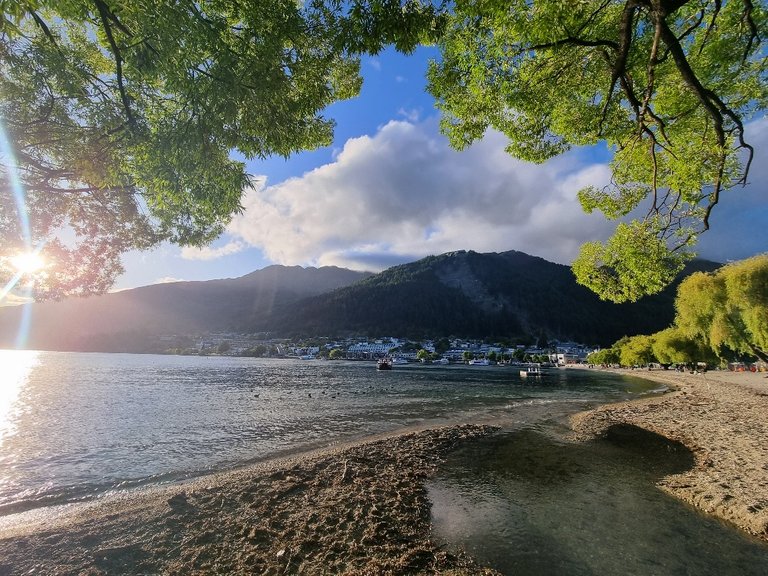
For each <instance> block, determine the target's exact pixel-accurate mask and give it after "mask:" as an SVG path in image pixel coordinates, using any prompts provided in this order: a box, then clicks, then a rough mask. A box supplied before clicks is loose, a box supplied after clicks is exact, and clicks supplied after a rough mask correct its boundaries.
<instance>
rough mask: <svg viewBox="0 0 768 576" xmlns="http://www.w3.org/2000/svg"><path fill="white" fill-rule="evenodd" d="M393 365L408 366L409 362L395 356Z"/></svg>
mask: <svg viewBox="0 0 768 576" xmlns="http://www.w3.org/2000/svg"><path fill="white" fill-rule="evenodd" d="M392 364H400V365H402V364H408V360H406V359H405V358H403V357H402V356H395V357H394V358H392Z"/></svg>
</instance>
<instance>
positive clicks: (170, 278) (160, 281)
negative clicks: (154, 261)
mask: <svg viewBox="0 0 768 576" xmlns="http://www.w3.org/2000/svg"><path fill="white" fill-rule="evenodd" d="M173 282H184V278H175V277H174V276H163V277H162V278H158V279H157V280H155V281H154V282H152V284H172V283H173Z"/></svg>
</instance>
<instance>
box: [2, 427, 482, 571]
mask: <svg viewBox="0 0 768 576" xmlns="http://www.w3.org/2000/svg"><path fill="white" fill-rule="evenodd" d="M494 430H495V428H493V427H489V426H470V425H465V426H453V427H447V428H440V429H433V430H424V431H421V432H414V433H405V434H401V435H397V436H392V437H389V438H384V439H379V440H374V441H364V442H360V443H358V444H356V445H352V446H347V447H341V448H337V449H329V450H326V451H323V452H320V453H315V454H310V455H303V456H297V457H293V458H289V459H283V460H279V461H274V462H271V463H267V464H264V465H261V466H255V467H252V468H250V469H246V470H242V471H238V472H233V473H229V474H220V475H216V476H211V477H205V478H202V479H200V480H198V481H195V482H188V483H185V484H182V485H178V486H173V487H166V488H163V489H155V490H150V491H146V492H143V493H142V492H139V493H134V494H124V495H118V496H115V497H106V498H103V499H102V500H100V501H98V502H95V503H91V504H87V505H75V506H68V507H65V508H64V509H60V510H58V511H56V512H53V511H51V512H49V513H47V514H45V513H44V514H37V515H36V514H27V516H28V517H29V518H30V521H27V522H25V521H21V522H16V523H15V524H12V525H10V526H7V525H6V526H3V524H2V523H0V576H5V575H10V574H14V575H15V574H46V575H48V574H56V575H59V574H61V575H64V574H84V575H89V576H96V575H102V574H121V575H122V574H125V575H131V574H169V575H170V574H178V575H190V574H264V575H277V574H341V573H344V574H359V575H368V574H370V575H379V574H393V575H394V574H436V573H440V574H455V575H476V574H485V575H491V574H496V572H494V571H492V570H489V569H484V568H482V567H479V566H477V565H476V564H475V563H474V562H473V561H472V560H471V559H470V558H468V557H466V556H465V555H463V554H461V553H458V554H454V553H449V552H447V551H446V550H444V549H443V548H442V547H441V546H440V545H439V544H437V543H435V542H433V541H432V540H431V538H430V505H429V500H428V498H427V492H426V488H425V485H424V480H425V479H427V478H428V477H430V476H431V475H433V474H434V473H435V471H436V470H437V466H438V464H439V463H440V462H441V461H442V459H443V457H444V455H445V454H446V453H447V452H449V451H450V450H451V449H452V448H454V447H455V446H457V445H458V444H459V443H461V442H464V441H466V440H467V439H469V438H475V437H478V436H481V435H485V434H489V433H492V432H493V431H494Z"/></svg>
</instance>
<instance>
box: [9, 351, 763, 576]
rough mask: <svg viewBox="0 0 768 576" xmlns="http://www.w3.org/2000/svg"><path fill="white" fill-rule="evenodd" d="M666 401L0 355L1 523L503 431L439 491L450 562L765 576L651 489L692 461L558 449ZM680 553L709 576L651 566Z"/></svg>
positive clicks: (464, 454) (553, 389) (592, 384)
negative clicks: (329, 450) (342, 450)
mask: <svg viewBox="0 0 768 576" xmlns="http://www.w3.org/2000/svg"><path fill="white" fill-rule="evenodd" d="M652 393H658V385H657V384H653V383H649V382H647V381H643V380H641V379H637V378H630V377H619V376H615V375H609V374H595V373H592V372H587V371H578V370H552V371H550V372H549V373H547V374H545V375H544V376H543V377H542V378H541V379H538V378H536V379H529V380H526V379H523V378H521V377H520V376H519V374H518V370H517V369H514V368H506V367H495V366H489V367H470V366H445V367H442V366H419V365H413V366H402V367H401V366H397V367H396V368H395V369H394V370H392V371H389V372H386V371H385V372H379V371H377V370H376V369H375V365H374V364H372V363H368V362H328V361H319V360H315V361H300V360H269V359H250V358H227V357H178V356H152V355H129V354H77V353H55V352H29V351H0V515H3V514H10V513H13V512H16V511H22V510H26V509H30V508H36V507H41V506H47V505H52V504H60V503H65V502H72V501H77V500H83V499H90V498H94V497H99V496H101V495H103V494H104V493H106V492H110V491H114V490H121V489H130V488H133V487H136V486H142V485H150V484H153V483H160V482H171V481H175V480H179V479H183V478H189V477H192V476H196V475H201V474H204V473H207V472H211V471H218V470H222V469H231V468H235V467H238V466H242V465H245V464H248V463H251V462H254V461H258V460H259V459H263V458H269V457H272V456H276V455H280V454H285V453H288V452H293V451H298V450H302V449H306V448H313V447H318V446H327V445H329V444H333V443H336V442H339V441H342V440H348V439H353V438H356V437H361V436H366V435H370V434H375V433H380V432H386V431H390V430H395V429H399V428H403V427H407V426H413V425H424V424H445V423H450V422H455V421H483V420H489V421H492V422H498V423H502V424H503V425H504V427H505V432H504V433H502V434H498V435H495V436H493V437H491V438H488V439H484V440H482V441H481V442H479V443H473V444H471V445H469V446H467V447H465V448H464V449H463V450H461V451H459V452H457V454H456V455H455V456H453V457H452V458H451V460H450V462H449V463H448V464H447V465H446V467H445V469H444V471H443V473H442V474H441V475H440V476H439V477H438V478H436V479H435V480H434V482H432V484H431V485H430V494H431V496H432V499H433V501H434V504H435V507H434V511H435V526H436V531H437V534H438V535H439V536H440V537H443V538H445V540H446V542H447V543H448V545H449V546H462V547H466V548H467V549H469V550H470V551H472V552H473V553H474V554H476V555H477V557H478V558H480V559H481V561H483V562H487V563H488V564H490V565H492V566H494V567H496V568H498V569H499V570H502V571H503V572H505V573H509V574H512V573H520V574H548V573H551V574H566V573H567V574H571V573H573V574H608V573H637V574H673V573H674V574H688V573H690V574H727V573H740V574H751V573H761V574H763V573H768V571H764V572H749V571H741V572H728V570H727V569H725V570H724V569H723V567H724V566H725V567H726V568H727V566H728V565H730V564H728V560H726V561H725V562H726V563H725V564H723V562H720V563H718V562H714V561H713V562H707V561H706V558H707V556H706V554H708V553H713V554H716V555H717V557H718V558H724V557H725V558H731V557H729V556H723V555H722V554H721V551H720V549H719V548H716V547H714V545H713V544H712V542H713V540H712V539H713V538H714V541H717V540H718V539H719V540H721V541H722V542H726V543H728V546H729V549H734V550H737V552H736V553H735V554H736V556H737V559H742V560H743V559H744V558H748V561H746V562H747V564H748V565H750V566H751V565H753V564H754V563H755V562H758V561H762V562H764V563H763V564H761V565H760V564H758V565H759V566H761V567H765V566H768V547H765V546H764V545H762V544H760V543H756V542H753V541H751V540H749V539H745V538H744V537H742V536H741V535H740V534H739V533H737V532H735V531H734V530H732V529H730V528H728V527H725V526H722V525H720V524H718V523H713V522H711V521H709V520H706V519H704V518H703V517H702V516H701V515H699V514H698V513H696V512H695V511H692V510H690V509H688V508H687V507H685V506H683V505H681V504H679V503H678V502H676V501H673V500H672V499H671V498H667V497H665V496H664V495H663V494H661V493H660V492H659V491H658V490H657V489H656V488H654V487H653V481H654V477H653V474H661V473H662V472H663V470H665V469H666V468H664V466H667V467H668V466H677V465H680V462H677V461H675V460H673V461H668V460H667V459H666V458H667V456H665V455H664V454H663V453H662V456H661V457H660V462H661V464H659V465H658V466H656V467H655V468H653V470H655V472H653V473H648V474H646V473H645V472H646V468H644V467H643V466H640V468H639V469H638V466H637V465H636V462H637V460H638V458H637V454H636V453H633V452H632V450H628V449H627V448H626V446H615V445H604V444H599V443H597V444H596V443H591V444H588V445H584V446H574V445H566V444H563V443H562V442H561V441H560V440H558V433H559V431H558V427H559V426H561V424H558V423H560V422H562V419H563V417H565V416H566V415H567V414H569V413H572V412H574V411H577V410H581V409H584V408H586V407H589V406H592V405H595V404H597V403H603V402H606V401H612V400H621V399H625V398H629V397H637V396H640V395H644V394H652ZM646 452H648V450H646V449H645V448H643V452H642V454H643V458H645V457H649V454H650V457H656V456H653V453H652V450H651V453H649V454H646ZM662 452H663V451H662ZM633 454H634V456H633ZM659 466H661V468H659ZM649 469H650V468H649ZM630 487H631V490H630ZM632 490H636V492H632ZM659 498H661V500H659ZM623 502H629V503H630V504H629V508H625V509H621V508H619V509H617V508H616V507H617V506H621V505H623V504H622V503H623ZM666 509H669V510H672V512H670V513H669V514H662V513H661V511H663V510H666ZM638 510H642V513H640V512H638ZM577 512H578V513H577ZM628 517H629V519H633V518H634V519H636V520H637V521H636V522H635V523H634V524H632V523H627V518H628ZM553 518H554V520H553ZM681 519H682V520H681ZM681 522H682V524H681ZM681 526H682V527H681ZM702 526H708V527H712V530H714V531H713V532H707V533H706V534H707V535H706V536H705V535H702V534H703V533H702V531H701V527H702ZM606 527H607V528H606ZM597 528H602V530H597ZM707 530H709V528H707ZM705 532H706V530H705ZM713 534H714V536H713ZM575 535H578V536H579V537H578V538H576V537H575ZM707 538H709V539H707ZM681 539H682V540H681ZM629 540H632V541H634V542H636V543H639V544H637V545H638V546H639V547H640V548H641V549H647V550H651V551H653V552H652V553H651V554H650V555H649V556H647V557H642V558H644V559H643V560H642V561H639V562H641V563H640V564H637V565H638V566H643V567H644V568H643V569H642V570H636V571H634V572H632V570H629V571H627V570H616V568H617V565H610V564H605V563H600V562H598V561H597V560H594V558H605V557H616V556H617V554H618V552H617V548H620V549H624V550H630V548H627V546H626V544H627V541H629ZM681 542H684V543H685V547H684V549H685V552H684V553H683V558H685V557H690V558H691V559H692V560H693V557H694V556H696V562H697V563H694V564H692V565H693V566H695V567H696V569H695V570H693V571H689V572H686V571H682V568H679V566H681V564H680V563H679V562H680V561H677V560H676V561H675V562H678V563H674V562H672V561H669V562H668V563H667V564H660V565H659V566H661V568H659V566H657V565H656V564H654V562H655V561H656V557H657V556H658V555H659V554H661V555H662V556H663V554H665V552H663V550H665V549H667V548H669V549H675V548H678V549H679V548H680V547H681V545H682V544H681ZM733 542H738V543H739V545H738V546H736V545H735V544H733ZM574 550H575V551H582V552H583V551H584V550H587V552H585V553H586V554H588V555H589V556H590V557H591V558H593V560H587V559H584V558H583V557H581V556H579V555H578V554H576V553H575V552H574ZM660 550H661V552H660ZM627 553H628V554H630V556H631V557H633V558H634V556H632V555H633V554H635V555H636V553H635V552H633V551H631V550H630V551H629V552H627ZM638 557H640V556H638ZM702 558H703V560H702ZM731 559H732V558H731ZM732 560H733V559H732ZM628 561H629V560H627V559H625V560H624V561H622V562H624V563H626V562H628ZM742 564H743V562H742ZM682 565H684V562H683V564H682ZM733 565H741V564H739V563H738V562H736V563H735V564H733ZM547 566H549V567H550V569H549V571H547V570H546V569H545V567H547ZM665 566H675V571H667V570H666V569H665ZM706 566H713V567H716V568H718V569H719V570H720V571H719V572H714V571H709V572H707V571H706V569H705V568H706ZM558 567H559V568H558Z"/></svg>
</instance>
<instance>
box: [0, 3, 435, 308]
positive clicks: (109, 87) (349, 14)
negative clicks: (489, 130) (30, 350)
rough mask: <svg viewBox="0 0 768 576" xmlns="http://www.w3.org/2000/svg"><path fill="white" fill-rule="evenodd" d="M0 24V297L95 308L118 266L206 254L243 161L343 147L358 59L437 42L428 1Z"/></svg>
mask: <svg viewBox="0 0 768 576" xmlns="http://www.w3.org/2000/svg"><path fill="white" fill-rule="evenodd" d="M2 6H3V15H2V20H0V157H1V158H0V160H2V165H1V166H0V290H2V286H3V284H6V282H8V281H9V280H12V277H13V276H14V275H15V274H16V270H15V266H14V264H16V265H17V266H18V258H17V256H18V255H19V254H20V253H21V252H22V251H23V250H29V249H36V250H42V251H43V254H44V255H45V257H46V260H47V261H49V262H50V263H51V265H50V266H48V267H45V268H43V269H41V270H38V271H37V273H36V274H35V275H34V276H33V278H34V279H35V280H36V284H35V287H36V295H37V297H38V298H45V297H57V296H61V295H66V294H90V293H95V292H101V291H103V290H105V289H107V288H108V287H109V286H111V284H112V283H113V281H114V279H115V277H116V275H117V274H118V273H120V272H121V270H122V268H121V263H120V255H121V254H122V253H123V252H125V251H127V250H131V249H145V248H149V247H152V246H155V245H156V244H158V243H159V242H161V241H170V242H174V243H178V244H180V245H191V246H201V245H204V244H206V243H207V242H209V241H211V240H212V239H214V238H215V237H216V236H217V235H219V234H220V233H221V232H222V231H223V229H224V226H225V225H226V224H227V223H228V221H229V220H230V219H231V217H232V216H233V215H234V214H235V213H237V212H238V211H239V210H240V199H241V196H242V194H243V193H244V191H245V189H246V188H247V187H248V185H249V183H250V182H249V177H248V175H247V173H246V171H245V165H244V162H243V159H248V158H254V157H265V156H269V155H280V156H288V155H290V154H292V153H294V152H296V151H299V150H305V149H313V148H317V147H319V146H323V145H327V144H329V143H331V141H332V132H333V127H334V123H333V121H332V120H331V119H328V118H326V117H325V116H324V115H323V112H322V111H323V109H324V108H326V107H327V106H328V105H329V104H331V103H333V102H335V101H337V100H340V99H344V98H349V97H352V96H355V95H356V94H358V92H359V89H360V84H361V78H360V75H359V61H358V58H357V54H358V53H360V52H376V51H378V50H380V49H381V48H382V46H384V45H385V44H387V43H391V44H395V45H396V46H397V47H398V48H399V49H401V50H404V51H407V50H410V49H413V48H414V47H415V46H416V45H417V44H418V43H419V42H420V41H422V40H423V39H424V37H425V34H432V33H434V31H435V30H436V26H435V11H434V10H433V9H432V8H431V7H430V6H428V5H427V6H422V5H421V4H420V3H418V2H406V3H405V5H401V3H400V2H399V1H393V0H374V1H371V2H363V1H362V0H353V1H351V2H340V1H339V2H336V1H332V0H329V1H327V2H323V1H320V0H315V1H308V2H297V1H296V0H242V1H240V2H231V1H228V0H202V1H197V0H181V1H177V2H165V1H159V2H149V1H145V0H144V1H143V0H139V1H127V0H66V1H63V0H55V1H54V0H29V1H26V0H25V1H22V0H18V1H13V0H9V1H4V2H2Z"/></svg>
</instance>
